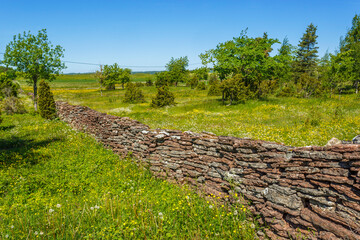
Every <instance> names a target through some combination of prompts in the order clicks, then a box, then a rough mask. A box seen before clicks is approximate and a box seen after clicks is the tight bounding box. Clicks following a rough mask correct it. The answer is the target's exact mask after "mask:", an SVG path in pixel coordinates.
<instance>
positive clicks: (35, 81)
mask: <svg viewBox="0 0 360 240" xmlns="http://www.w3.org/2000/svg"><path fill="white" fill-rule="evenodd" d="M33 83H34V85H33V88H34V98H33V100H34V108H35V112H37V110H38V107H37V77H33Z"/></svg>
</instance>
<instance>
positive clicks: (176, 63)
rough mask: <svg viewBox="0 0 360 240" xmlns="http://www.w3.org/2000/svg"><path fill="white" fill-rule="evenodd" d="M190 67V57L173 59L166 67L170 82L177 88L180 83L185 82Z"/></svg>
mask: <svg viewBox="0 0 360 240" xmlns="http://www.w3.org/2000/svg"><path fill="white" fill-rule="evenodd" d="M188 65H189V59H188V57H180V58H171V60H170V62H169V63H168V64H167V65H166V69H167V70H168V71H169V74H170V82H171V83H173V84H174V85H175V86H177V84H178V82H184V80H185V77H186V72H187V70H186V68H187V66H188Z"/></svg>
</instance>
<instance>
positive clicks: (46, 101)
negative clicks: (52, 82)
mask: <svg viewBox="0 0 360 240" xmlns="http://www.w3.org/2000/svg"><path fill="white" fill-rule="evenodd" d="M38 101H39V111H40V116H41V117H43V118H46V119H54V118H55V117H56V106H55V100H54V95H53V94H52V92H51V91H50V86H49V84H48V83H46V82H45V81H44V80H42V81H41V82H40V84H39V100H38Z"/></svg>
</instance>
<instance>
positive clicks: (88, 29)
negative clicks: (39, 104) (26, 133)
mask: <svg viewBox="0 0 360 240" xmlns="http://www.w3.org/2000/svg"><path fill="white" fill-rule="evenodd" d="M1 8H2V11H1V14H0V52H4V51H5V46H6V45H7V44H8V43H9V42H10V41H11V40H12V37H13V35H15V34H18V33H21V32H23V31H29V30H30V31H31V32H32V33H37V31H38V30H40V29H43V28H46V29H47V31H48V36H49V39H50V41H51V42H52V43H53V44H54V45H57V44H59V45H61V46H62V47H63V48H64V49H65V57H64V59H63V60H65V61H74V62H86V63H95V64H113V63H115V62H116V63H118V64H119V65H120V66H131V67H130V68H131V69H132V70H133V71H146V70H162V69H164V66H165V64H166V63H167V62H168V61H169V60H170V58H171V57H175V58H177V57H181V56H188V58H189V60H190V66H189V68H195V67H199V66H201V64H200V63H201V61H200V59H199V57H198V55H199V54H200V53H203V52H204V51H206V50H208V49H211V48H214V47H216V45H217V44H218V43H219V42H224V41H227V40H230V39H232V38H233V37H237V36H239V34H240V32H241V31H242V30H244V29H245V28H248V35H249V36H250V37H257V36H262V34H263V32H267V33H268V35H269V37H272V38H278V39H279V40H280V41H282V40H283V39H284V37H285V36H287V37H288V39H289V41H290V43H291V44H293V45H297V44H298V43H299V40H300V38H301V36H302V34H303V33H304V32H305V29H306V27H307V26H308V25H309V24H310V23H311V22H312V23H314V24H315V25H316V26H318V31H317V33H318V36H319V37H318V43H319V44H318V46H319V55H320V56H322V55H323V54H324V53H325V52H326V50H327V49H328V50H329V52H333V51H334V50H335V49H336V48H337V47H338V45H339V38H340V36H343V35H345V34H346V31H347V29H349V28H350V27H351V20H352V18H353V17H354V15H355V14H359V13H360V1H359V0H342V1H340V0H339V1H331V0H327V1H322V0H321V1H320V0H312V1H309V0H303V1H295V0H294V1H293V0H273V1H266V0H253V1H251V0H248V1H240V0H239V1H230V0H220V1H212V0H206V1H203V0H198V1H197V0H191V1H190V0H189V1H188V0H163V1H140V0H132V1H131V0H127V1H121V0H118V1H115V0H114V1H111V0H102V1H92V0H86V1H77V0H72V1H67V0H64V1H50V0H48V1H36V0H32V1H21V0H20V1H18V0H17V1H15V0H1ZM278 45H279V44H278ZM275 47H276V46H275ZM0 57H1V55H0ZM66 65H67V67H68V68H67V69H65V70H64V72H65V73H69V72H92V71H95V70H97V68H98V67H97V66H93V65H81V64H71V63H66Z"/></svg>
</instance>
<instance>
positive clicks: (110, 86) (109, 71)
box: [103, 63, 131, 90]
mask: <svg viewBox="0 0 360 240" xmlns="http://www.w3.org/2000/svg"><path fill="white" fill-rule="evenodd" d="M103 74H104V76H105V77H104V86H105V88H106V89H107V90H114V89H115V84H116V83H120V84H121V86H122V88H123V89H124V85H125V83H128V82H130V75H131V70H130V69H128V68H124V69H123V68H120V67H119V65H118V64H117V63H114V64H113V65H105V66H104V70H103Z"/></svg>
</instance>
